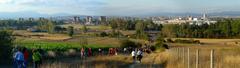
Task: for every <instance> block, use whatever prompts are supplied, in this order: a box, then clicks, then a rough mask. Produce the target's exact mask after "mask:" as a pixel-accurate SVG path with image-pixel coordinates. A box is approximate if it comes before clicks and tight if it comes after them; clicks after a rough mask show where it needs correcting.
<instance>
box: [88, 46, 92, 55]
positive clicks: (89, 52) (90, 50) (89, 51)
mask: <svg viewBox="0 0 240 68" xmlns="http://www.w3.org/2000/svg"><path fill="white" fill-rule="evenodd" d="M88 56H89V57H90V56H92V49H91V48H88Z"/></svg>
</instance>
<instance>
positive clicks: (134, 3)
mask: <svg viewBox="0 0 240 68" xmlns="http://www.w3.org/2000/svg"><path fill="white" fill-rule="evenodd" d="M238 6H240V1H239V0H237V1H229V0H121V1H120V0H0V9H1V10H0V15H2V16H5V15H6V14H7V13H16V14H18V15H19V16H21V15H28V16H34V14H39V16H41V14H42V15H99V16H101V15H103V16H137V15H140V16H141V15H145V16H148V15H149V16H151V15H161V13H203V12H204V11H205V10H206V11H207V12H208V13H216V12H224V11H240V9H239V8H236V7H238ZM27 13H28V14H27ZM9 16H11V15H9ZM35 16H37V15H35Z"/></svg>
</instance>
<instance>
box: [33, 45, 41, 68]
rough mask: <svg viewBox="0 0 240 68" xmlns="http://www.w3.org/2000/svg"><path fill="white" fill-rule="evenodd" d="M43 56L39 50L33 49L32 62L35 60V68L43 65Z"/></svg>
mask: <svg viewBox="0 0 240 68" xmlns="http://www.w3.org/2000/svg"><path fill="white" fill-rule="evenodd" d="M41 59H42V58H41V54H40V53H39V52H38V50H34V49H33V54H32V60H33V68H38V67H39V66H40V64H41Z"/></svg>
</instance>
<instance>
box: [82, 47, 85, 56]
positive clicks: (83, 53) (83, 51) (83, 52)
mask: <svg viewBox="0 0 240 68" xmlns="http://www.w3.org/2000/svg"><path fill="white" fill-rule="evenodd" d="M84 56H85V50H84V48H82V49H81V58H84Z"/></svg>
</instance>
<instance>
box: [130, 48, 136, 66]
mask: <svg viewBox="0 0 240 68" xmlns="http://www.w3.org/2000/svg"><path fill="white" fill-rule="evenodd" d="M131 54H132V58H133V63H135V58H136V54H137V51H136V50H132V53H131Z"/></svg>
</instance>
